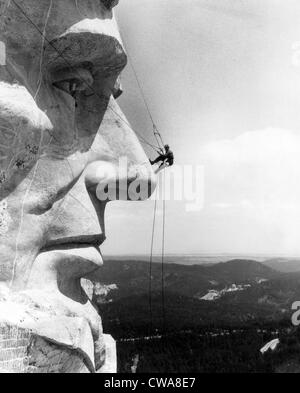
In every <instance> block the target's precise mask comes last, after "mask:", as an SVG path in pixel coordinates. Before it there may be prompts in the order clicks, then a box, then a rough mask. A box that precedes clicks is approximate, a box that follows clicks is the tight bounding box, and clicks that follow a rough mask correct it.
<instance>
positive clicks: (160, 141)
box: [118, 24, 165, 151]
mask: <svg viewBox="0 0 300 393" xmlns="http://www.w3.org/2000/svg"><path fill="white" fill-rule="evenodd" d="M118 26H120V25H119V24H118ZM119 33H120V36H121V39H122V41H123V42H125V40H124V35H123V34H122V32H121V29H120V27H119ZM125 46H126V47H127V45H126V44H125ZM126 52H127V56H128V59H129V63H130V66H131V68H132V71H133V74H134V77H135V79H136V82H137V85H138V87H139V90H140V93H141V96H142V99H143V101H144V105H145V108H146V110H147V112H148V115H149V118H150V120H151V123H152V127H153V135H154V137H155V139H156V143H157V144H158V146H159V149H160V150H161V151H163V149H164V146H165V144H164V141H163V139H162V136H161V134H160V132H159V130H158V128H157V126H156V124H155V121H154V118H153V116H152V113H151V110H150V106H149V104H148V101H147V99H146V96H145V93H144V90H143V87H142V84H141V81H140V78H139V76H138V73H137V70H136V68H135V66H134V63H133V60H132V57H131V55H130V53H129V51H128V50H126Z"/></svg>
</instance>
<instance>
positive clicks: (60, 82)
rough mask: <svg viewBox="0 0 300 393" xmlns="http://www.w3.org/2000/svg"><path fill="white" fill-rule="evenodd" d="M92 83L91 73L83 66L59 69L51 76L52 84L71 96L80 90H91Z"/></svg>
mask: <svg viewBox="0 0 300 393" xmlns="http://www.w3.org/2000/svg"><path fill="white" fill-rule="evenodd" d="M93 83H94V78H93V76H92V74H91V73H90V72H89V71H88V70H86V69H83V68H77V69H72V70H71V71H69V70H61V71H59V72H56V73H55V74H54V75H53V76H52V84H53V86H54V87H56V88H57V89H60V90H62V91H64V92H65V93H67V94H69V95H70V96H72V97H73V98H75V96H76V94H77V93H78V92H81V91H85V90H91V89H92V85H93Z"/></svg>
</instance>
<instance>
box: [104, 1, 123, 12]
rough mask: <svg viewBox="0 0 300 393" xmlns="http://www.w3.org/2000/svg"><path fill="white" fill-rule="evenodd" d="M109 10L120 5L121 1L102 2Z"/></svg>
mask: <svg viewBox="0 0 300 393" xmlns="http://www.w3.org/2000/svg"><path fill="white" fill-rule="evenodd" d="M101 2H102V3H103V4H104V5H105V7H106V8H107V9H109V10H110V9H112V8H113V7H115V6H116V5H118V4H119V0H101Z"/></svg>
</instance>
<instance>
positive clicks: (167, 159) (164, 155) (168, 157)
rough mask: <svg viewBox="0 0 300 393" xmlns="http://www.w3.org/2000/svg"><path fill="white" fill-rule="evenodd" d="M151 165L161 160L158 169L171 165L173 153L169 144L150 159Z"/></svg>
mask: <svg viewBox="0 0 300 393" xmlns="http://www.w3.org/2000/svg"><path fill="white" fill-rule="evenodd" d="M150 162H151V165H155V164H158V163H159V162H161V164H160V166H159V169H163V167H164V168H165V167H166V166H172V165H173V164H174V153H173V152H172V150H170V146H169V145H165V146H164V151H162V152H161V154H160V155H159V156H158V157H157V158H156V159H155V160H153V161H152V160H150Z"/></svg>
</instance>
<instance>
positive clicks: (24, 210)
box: [0, 0, 155, 372]
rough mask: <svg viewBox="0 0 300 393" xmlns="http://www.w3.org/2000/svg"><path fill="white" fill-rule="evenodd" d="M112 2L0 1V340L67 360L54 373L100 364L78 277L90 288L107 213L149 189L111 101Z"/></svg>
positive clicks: (117, 67) (131, 138) (96, 323)
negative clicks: (0, 54) (131, 189)
mask: <svg viewBox="0 0 300 393" xmlns="http://www.w3.org/2000/svg"><path fill="white" fill-rule="evenodd" d="M117 3H118V1H112V0H102V1H100V0H53V1H51V0H11V1H7V0H0V6H1V21H0V40H1V41H2V43H3V44H4V48H5V59H6V60H5V61H6V62H5V65H3V66H0V183H1V188H0V197H1V198H0V330H1V326H2V329H4V331H5V332H6V333H7V334H8V335H10V336H11V338H13V339H16V340H19V337H20V334H21V336H22V335H25V336H26V335H27V336H26V337H27V338H26V339H28V340H29V341H28V342H30V348H33V351H36V352H39V353H41V352H43V353H44V354H45V353H47V350H48V351H49V356H50V354H51V351H52V352H53V351H54V353H55V351H56V352H57V351H58V352H57V353H58V354H59V355H60V356H61V359H64V356H65V359H66V362H67V361H69V362H70V359H71V358H72V356H74V359H75V360H74V362H73V363H72V365H70V364H69V366H68V363H66V362H63V361H60V363H57V370H56V371H59V372H62V371H68V370H70V369H71V370H72V371H75V372H77V371H82V370H85V369H86V370H88V371H95V370H97V369H99V368H100V367H101V366H102V364H103V361H104V358H105V347H104V344H103V334H102V333H103V332H102V325H101V318H100V316H99V314H98V311H97V310H96V308H95V307H94V305H93V304H92V303H91V301H90V299H89V297H88V295H87V294H86V292H85V291H84V290H83V288H82V286H81V279H82V278H87V279H90V280H94V281H99V280H101V264H102V257H101V252H100V245H101V243H102V242H103V241H104V240H105V222H104V211H105V206H106V203H107V202H108V201H111V200H113V199H119V198H122V199H130V197H129V194H128V192H127V191H126V192H125V193H124V189H122V190H121V188H122V187H123V186H124V185H125V186H126V187H128V186H130V185H132V184H133V183H135V184H136V189H137V190H138V189H139V188H140V187H144V188H145V187H146V188H147V190H149V191H148V192H147V195H145V194H144V196H143V197H141V198H137V199H144V198H146V197H148V196H149V195H150V194H151V191H152V190H153V188H154V185H155V178H154V174H153V172H152V169H151V167H150V164H149V160H148V158H147V156H146V155H145V153H144V151H143V148H142V147H141V145H140V143H139V141H138V138H137V136H136V135H135V133H134V132H133V130H132V129H131V128H130V126H129V124H128V122H127V120H126V118H125V116H124V115H123V113H122V111H121V110H120V108H119V106H118V104H117V103H116V101H115V99H116V97H118V96H119V94H120V92H121V90H120V83H119V75H120V73H121V71H122V70H123V69H124V67H125V66H126V62H127V57H126V54H125V51H124V48H123V45H122V41H121V39H120V36H119V32H118V27H117V24H116V21H115V18H114V16H113V12H112V7H113V6H115V5H116V4H117ZM120 159H121V161H122V162H123V163H124V162H126V165H123V164H122V165H120ZM121 185H123V186H121ZM109 188H111V189H113V191H114V192H111V193H108V194H107V198H106V200H105V198H100V194H101V195H102V194H103V192H102V193H100V192H99V189H102V190H107V189H109ZM123 188H124V187H123ZM97 190H98V191H97ZM121 191H122V192H121ZM14 329H15V330H14ZM20 331H21V332H22V333H20ZM13 332H17V333H13ZM0 333H1V331H0ZM6 333H5V334H6ZM14 334H17V336H14ZM2 335H3V332H2ZM25 336H24V337H25ZM0 337H1V334H0ZM16 337H17V338H16ZM22 337H23V336H22ZM32 340H33V341H34V345H33V344H32ZM28 345H29V344H28ZM17 346H18V345H17V344H16V347H17ZM25 346H26V345H25ZM43 346H44V348H43V351H42V350H41V351H39V348H41V347H43ZM1 348H2V349H1ZM2 350H3V347H1V340H0V369H1V368H2V369H5V370H9V369H11V370H15V369H16V367H17V366H16V360H15V359H14V358H13V355H12V356H11V357H9V356H8V360H7V361H6V362H4V363H3V364H1V359H2V357H1V351H2ZM68 351H69V352H68ZM31 356H32V357H33V361H32V362H31V363H34V364H35V366H34V367H33V366H32V365H31V363H30V360H29V363H28V364H27V365H25V363H24V362H23V363H22V365H18V367H21V368H22V367H23V370H25V371H28V370H30V367H31V368H32V367H33V368H34V369H39V368H40V369H41V368H43V367H44V368H45V370H46V371H47V370H48V371H53V370H51V369H49V367H50V366H49V364H50V362H49V361H48V360H49V359H48V356H45V357H44V363H43V362H40V363H38V362H37V360H36V359H37V358H39V359H40V357H38V356H35V354H34V353H33V354H32V353H31ZM27 359H28V356H27ZM2 360H3V359H2ZM7 362H8V363H7ZM9 362H11V363H9ZM54 363H55V362H54ZM55 364H56V363H55Z"/></svg>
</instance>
